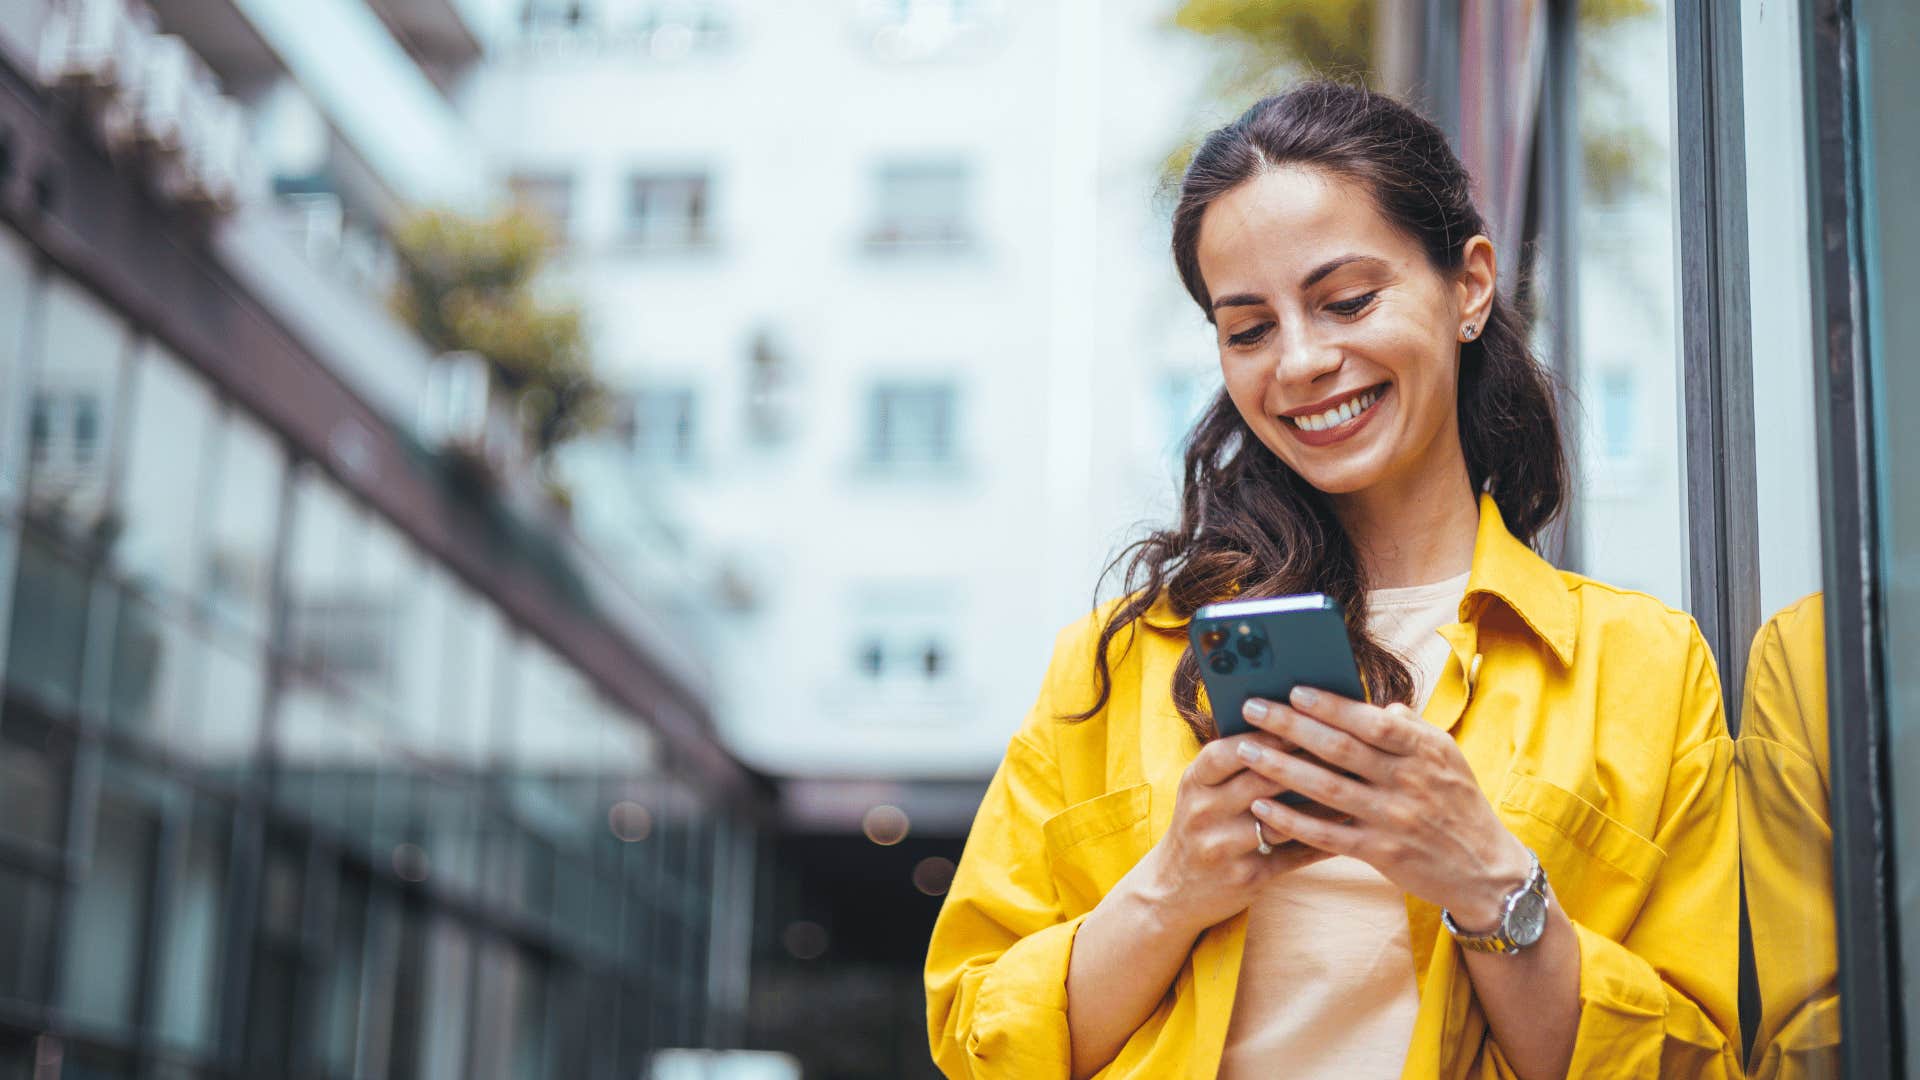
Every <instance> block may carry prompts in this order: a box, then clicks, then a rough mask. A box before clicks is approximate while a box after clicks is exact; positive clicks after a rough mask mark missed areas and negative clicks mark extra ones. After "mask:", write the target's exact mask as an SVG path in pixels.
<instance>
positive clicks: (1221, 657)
mask: <svg viewBox="0 0 1920 1080" xmlns="http://www.w3.org/2000/svg"><path fill="white" fill-rule="evenodd" d="M1207 666H1208V667H1210V668H1212V669H1213V673H1214V674H1215V675H1231V674H1233V669H1234V668H1236V667H1239V666H1240V661H1239V660H1237V659H1235V658H1234V655H1233V654H1232V653H1230V652H1226V651H1224V650H1223V651H1221V652H1217V653H1214V654H1213V655H1212V656H1210V657H1208V658H1207Z"/></svg>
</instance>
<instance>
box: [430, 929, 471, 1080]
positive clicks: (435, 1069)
mask: <svg viewBox="0 0 1920 1080" xmlns="http://www.w3.org/2000/svg"><path fill="white" fill-rule="evenodd" d="M429 952H430V957H429V960H428V964H429V970H428V973H427V992H426V1000H427V1001H429V1002H431V1003H432V1008H430V1009H428V1010H427V1019H426V1024H427V1031H426V1035H425V1037H424V1038H423V1040H422V1041H421V1045H420V1076H421V1077H422V1078H423V1080H460V1078H462V1077H464V1076H466V1075H467V1068H466V1043H467V1010H468V1006H469V1003H470V1002H471V1001H472V1000H473V997H472V995H473V992H474V991H473V942H472V939H471V938H470V937H469V936H468V934H467V931H466V930H465V928H463V927H462V926H460V925H459V924H458V923H456V922H454V921H453V920H452V919H448V918H441V919H437V920H435V921H434V924H433V932H432V935H431V943H430V945H429Z"/></svg>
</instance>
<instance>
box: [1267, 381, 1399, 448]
mask: <svg viewBox="0 0 1920 1080" xmlns="http://www.w3.org/2000/svg"><path fill="white" fill-rule="evenodd" d="M1391 389H1392V387H1391V386H1390V385H1388V384H1382V385H1380V386H1377V387H1374V388H1373V389H1371V390H1367V391H1364V392H1363V393H1361V394H1360V395H1358V399H1359V400H1364V399H1365V398H1366V397H1367V396H1368V395H1372V398H1373V400H1372V401H1370V402H1368V403H1367V406H1366V407H1365V408H1363V409H1361V410H1360V411H1359V412H1358V413H1356V414H1354V415H1353V416H1352V417H1350V418H1349V419H1346V420H1342V421H1340V422H1338V423H1336V424H1334V425H1333V426H1332V427H1328V428H1322V429H1321V430H1319V431H1308V430H1307V429H1306V428H1304V427H1301V426H1300V423H1299V421H1298V420H1295V419H1294V418H1292V417H1285V416H1283V417H1281V418H1280V423H1281V426H1282V427H1285V428H1286V429H1287V430H1288V431H1289V432H1291V433H1292V435H1293V437H1294V438H1296V439H1299V440H1300V441H1301V442H1303V443H1305V444H1307V445H1308V446H1332V445H1333V444H1334V443H1337V442H1345V441H1346V440H1348V439H1351V438H1353V436H1354V435H1355V434H1357V433H1358V432H1359V431H1360V429H1361V428H1364V427H1366V426H1367V424H1368V423H1369V422H1371V421H1372V420H1373V417H1374V414H1376V413H1378V412H1379V411H1380V403H1381V402H1383V401H1385V400H1386V399H1387V394H1388V393H1389V391H1390V390H1391Z"/></svg>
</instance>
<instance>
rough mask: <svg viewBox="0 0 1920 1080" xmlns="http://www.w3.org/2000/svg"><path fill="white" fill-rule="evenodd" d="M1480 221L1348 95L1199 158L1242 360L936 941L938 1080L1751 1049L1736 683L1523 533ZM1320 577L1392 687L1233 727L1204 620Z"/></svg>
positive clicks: (1706, 1064)
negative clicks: (1217, 692) (1743, 985)
mask: <svg viewBox="0 0 1920 1080" xmlns="http://www.w3.org/2000/svg"><path fill="white" fill-rule="evenodd" d="M1485 232H1486V229H1485V225H1484V223H1483V222H1482V220H1481V218H1480V215H1479V214H1478V213H1477V212H1476V211H1475V210H1474V208H1473V206H1472V203H1471V201H1470V199H1469V195H1468V177H1467V175H1466V173H1465V171H1464V170H1463V169H1462V168H1461V166H1460V164H1459V162H1458V161H1457V160H1456V159H1455V157H1454V156H1453V154H1452V152H1451V151H1450V149H1449V148H1448V147H1447V145H1446V142H1445V139H1444V138H1443V136H1442V135H1441V134H1440V133H1439V131H1438V130H1437V129H1436V128H1435V127H1434V126H1433V125H1432V124H1430V123H1428V122H1426V121H1425V120H1424V119H1422V118H1420V117H1418V116H1417V115H1415V114H1414V113H1413V112H1411V111H1410V110H1408V109H1407V108H1405V107H1403V106H1401V105H1399V104H1398V103H1396V102H1394V101H1392V100H1390V99H1388V98H1385V97H1382V96H1379V95H1375V94H1372V93H1369V92H1367V91H1365V90H1362V89H1357V88H1351V87H1344V86H1337V85H1331V84H1323V83H1316V84H1311V85H1307V86H1304V87H1301V88H1299V89H1296V90H1293V91H1291V92H1289V93H1286V94H1283V95H1280V96H1278V97H1274V98H1269V99H1267V100H1265V101H1262V102H1260V103H1259V104H1257V105H1255V106H1254V107H1253V108H1252V109H1250V110H1248V112H1247V113H1246V114H1245V115H1244V116H1242V117H1241V118H1240V119H1239V120H1237V121H1236V122H1234V123H1233V124H1230V125H1228V126H1227V127H1225V128H1222V129H1221V130H1219V131H1216V132H1214V133H1213V134H1212V135H1211V136H1210V137H1209V138H1208V139H1207V140H1206V142H1205V143H1204V144H1203V145H1202V147H1201V148H1200V150H1199V152H1198V154H1197V155H1196V156H1195V158H1194V161H1193V164H1192V165H1191V166H1190V167H1189V169H1188V170H1187V174H1186V178H1185V181H1184V184H1183V186H1182V190H1181V198H1180V202H1179V205H1178V208H1177V209H1176V211H1175V214H1174V224H1173V249H1174V257H1175V262H1176V263H1177V265H1178V267H1179V270H1180V274H1181V276H1182V278H1183V279H1184V281H1185V283H1186V286H1187V290H1188V291H1189V292H1190V293H1191V294H1192V295H1193V298H1194V300H1195V301H1196V302H1197V303H1198V304H1199V305H1200V308H1201V310H1202V311H1203V312H1205V313H1206V314H1207V317H1208V319H1209V321H1210V322H1211V323H1212V324H1213V325H1214V327H1215V330H1216V336H1217V344H1218V347H1219V351H1220V366H1221V371H1222V374H1223V375H1224V377H1225V387H1224V389H1223V392H1222V393H1221V394H1220V396H1219V397H1218V398H1217V399H1216V400H1215V401H1214V403H1213V405H1212V407H1211V408H1210V409H1209V410H1208V412H1207V414H1206V415H1205V416H1204V417H1203V418H1202V419H1201V421H1200V423H1199V426H1198V427H1197V429H1196V430H1195V431H1194V433H1193V435H1192V437H1191V440H1190V442H1189V447H1188V451H1187V455H1186V468H1185V480H1184V490H1183V492H1182V511H1181V517H1180V521H1179V523H1178V524H1177V525H1176V526H1175V527H1174V528H1172V529H1169V530H1166V531H1163V532H1158V533H1155V534H1154V535H1152V536H1150V537H1149V538H1147V539H1146V540H1144V541H1142V542H1141V543H1140V544H1138V545H1136V547H1135V548H1134V549H1133V554H1132V558H1131V561H1130V563H1129V566H1128V571H1127V577H1128V585H1129V591H1128V594H1127V595H1126V596H1125V597H1123V598H1122V599H1121V600H1119V601H1117V602H1113V603H1109V604H1107V605H1104V606H1103V607H1101V608H1100V609H1099V610H1097V611H1096V612H1095V613H1094V614H1093V616H1092V617H1091V618H1090V619H1089V620H1087V621H1086V622H1084V623H1082V624H1080V625H1077V626H1074V627H1070V628H1069V629H1068V630H1066V631H1065V632H1063V633H1062V634H1061V635H1060V638H1059V641H1058V644H1057V647H1056V651H1055V654H1054V658H1053V663H1052V667H1051V668H1050V670H1049V671H1048V674H1047V678H1046V682H1045V686H1044V688H1043V689H1042V692H1041V694H1040V699H1039V701H1038V703H1037V704H1036V705H1035V706H1034V709H1033V712H1032V714H1031V715H1030V716H1029V717H1028V719H1027V721H1026V723H1025V724H1024V725H1023V726H1022V727H1021V729H1020V730H1019V732H1018V733H1017V734H1016V735H1015V736H1014V738H1013V740H1012V742H1011V743H1010V744H1009V746H1008V749H1007V756H1006V759H1005V761H1004V762H1003V763H1002V764H1001V767H1000V769H999V771H998V772H997V774H996V775H995V777H994V780H993V783H992V784H991V786H990V787H989V788H988V791H987V794H986V797H985V800H984V801H983V803H982V805H981V807H980V811H979V814H978V816H977V817H976V819H975V822H974V826H973V831H972V834H971V835H970V837H969V838H968V841H967V847H966V852H965V855H964V857H963V858H962V860H961V863H960V867H959V870H958V872H957V873H956V875H955V878H954V882H953V886H952V888H951V890H950V891H949V893H948V895H947V898H946V902H945V904H944V906H943V908H942V910H941V913H940V918H939V921H938V923H937V925H936V926H935V928H934V932H933V938H932V942H931V944H930V948H929V953H928V957H927V997H928V1023H929V1028H930V1035H931V1041H932V1048H933V1055H934V1058H935V1060H936V1061H937V1062H938V1063H939V1065H940V1067H941V1068H942V1069H943V1070H944V1071H945V1072H946V1074H947V1075H949V1076H956V1077H958V1076H974V1077H989V1076H991V1077H1021V1078H1036V1080H1038V1078H1046V1077H1065V1076H1073V1077H1085V1076H1091V1075H1093V1074H1095V1073H1099V1074H1100V1075H1102V1076H1116V1077H1119V1076H1124V1077H1188V1076H1191V1077H1210V1076H1214V1075H1220V1076H1226V1077H1250V1076H1260V1077H1275V1076H1280V1077H1369V1076H1391V1075H1395V1074H1398V1075H1402V1076H1406V1077H1434V1076H1446V1077H1458V1076H1467V1075H1477V1076H1486V1077H1496V1076H1497V1077H1511V1076H1518V1077H1525V1078H1530V1080H1531V1078H1540V1077H1559V1076H1567V1075H1573V1076H1606V1077H1623V1076H1656V1075H1658V1076H1733V1075H1737V1074H1738V1069H1739V1066H1738V1060H1737V1051H1736V1050H1735V1049H1734V1047H1735V1045H1736V1043H1735V1041H1734V1040H1735V1037H1736V1033H1737V1032H1738V1030H1739V1029H1738V1024H1737V1020H1736V1017H1735V1010H1734V999H1735V970H1736V954H1737V946H1736V926H1737V923H1736V898H1737V885H1736V880H1737V879H1736V874H1737V866H1736V859H1737V839H1736V835H1735V814H1734V807H1733V803H1732V800H1731V798H1730V797H1729V784H1730V781H1729V776H1730V767H1729V763H1730V759H1731V745H1732V744H1731V742H1730V741H1729V739H1728V737H1727V733H1726V729H1725V725H1724V722H1723V718H1722V715H1721V708H1720V689H1719V684H1718V678H1717V675H1716V673H1715V670H1714V666H1713V662H1712V659H1711V657H1710V656H1709V655H1708V652H1707V649H1706V647H1705V645H1704V643H1703V642H1702V640H1701V638H1700V635H1699V632H1698V630H1697V629H1696V628H1695V626H1694V624H1693V622H1692V620H1691V619H1689V618H1688V617H1687V616H1686V615H1685V614H1683V613H1680V612H1677V611H1673V610H1671V609H1669V608H1667V607H1665V606H1663V605H1662V604H1660V603H1659V602H1657V601H1655V600H1653V599H1651V598H1649V597H1646V596H1643V595H1639V594H1636V593H1630V592H1625V591H1622V590H1618V589H1613V588H1610V587H1608V586H1605V585H1601V584H1599V583H1597V582H1593V581H1590V580H1587V579H1585V578H1582V577H1579V576H1578V575H1575V574H1571V573H1566V572H1563V571H1559V570H1556V569H1554V568H1553V567H1552V566H1550V565H1548V564H1547V563H1546V562H1545V561H1544V560H1543V559H1541V558H1540V557H1539V556H1538V555H1536V554H1535V553H1534V552H1533V551H1532V550H1531V548H1530V547H1529V544H1530V542H1532V541H1533V540H1534V539H1535V538H1536V537H1537V536H1538V535H1539V534H1540V532H1541V530H1542V529H1543V528H1544V527H1545V526H1546V525H1547V523H1548V522H1549V521H1550V520H1551V519H1552V518H1553V516H1554V515H1555V514H1556V513H1557V512H1558V510H1559V508H1560V505H1561V502H1562V498H1563V495H1564V492H1563V487H1564V479H1563V477H1564V466H1563V462H1562V457H1561V452H1560V433H1559V431H1558V427H1557V420H1556V417H1555V410H1554V406H1553V398H1552V393H1551V389H1550V386H1549V383H1548V381H1547V379H1546V377H1545V376H1544V374H1543V372H1542V370H1541V368H1540V366H1539V365H1538V363H1537V362H1536V361H1535V360H1534V359H1533V357H1532V356H1531V355H1530V354H1529V352H1528V349H1527V345H1526V327H1525V325H1524V323H1523V322H1522V321H1521V320H1520V318H1519V317H1518V316H1517V315H1516V314H1515V313H1514V311H1513V309H1512V308H1511V307H1510V306H1509V305H1508V304H1507V302H1506V301H1505V300H1504V299H1503V298H1501V297H1500V296H1499V295H1498V294H1497V289H1496V284H1495V282H1496V268H1495V267H1496V264H1495V255H1494V249H1493V245H1492V244H1491V243H1490V242H1489V241H1488V239H1487V237H1486V236H1485V235H1484V234H1485ZM1308 591H1318V592H1324V593H1327V594H1329V595H1331V596H1333V597H1334V598H1336V599H1338V600H1339V601H1340V602H1341V604H1342V605H1343V607H1344V608H1345V611H1346V615H1347V619H1348V632H1349V637H1350V638H1351V640H1352V643H1353V646H1354V651H1355V654H1356V657H1357V658H1358V660H1359V662H1360V665H1361V670H1362V673H1363V675H1364V676H1365V680H1366V684H1367V685H1368V686H1369V687H1372V688H1373V693H1372V697H1373V699H1374V703H1373V704H1367V703H1362V702H1354V701H1348V700H1345V699H1340V698H1336V697H1334V696H1332V695H1329V694H1326V693H1319V694H1314V693H1311V692H1309V693H1301V694H1297V695H1296V696H1295V697H1294V698H1293V700H1291V701H1288V702H1255V703H1252V704H1250V705H1249V707H1248V710H1247V719H1248V720H1249V722H1250V723H1251V724H1252V725H1254V727H1255V728H1256V729H1257V730H1255V731H1253V732H1251V733H1248V734H1243V735H1236V736H1231V737H1227V738H1217V737H1215V728H1214V725H1213V720H1212V717H1211V716H1210V714H1209V713H1208V710H1207V707H1206V704H1205V701H1204V698H1203V696H1202V694H1201V688H1200V685H1199V668H1198V664H1197V662H1196V660H1195V658H1194V656H1193V655H1192V653H1191V651H1190V650H1188V649H1187V647H1186V644H1185V636H1184V629H1185V626H1186V624H1187V621H1188V620H1189V619H1190V617H1191V616H1192V614H1193V612H1194V610H1195V609H1196V608H1197V607H1199V606H1200V605H1202V604H1205V603H1209V602H1213V601H1217V600H1221V599H1224V598H1226V597H1229V596H1233V595H1242V596H1249V597H1251V596H1264V595H1278V594H1286V593H1297V592H1308ZM1416 707H1418V710H1417V711H1416ZM1293 750H1304V751H1308V752H1310V754H1311V755H1312V756H1305V755H1300V754H1294V753H1289V752H1288V751H1293ZM1316 758H1317V759H1318V760H1315V759H1316ZM1288 790H1292V791H1296V792H1299V793H1302V794H1304V795H1306V796H1308V797H1310V798H1311V799H1312V800H1313V801H1314V802H1315V803H1317V804H1319V806H1320V807H1322V808H1323V809H1322V810H1321V811H1319V812H1318V813H1315V814H1309V813H1305V812H1303V810H1301V809H1295V808H1293V807H1289V806H1285V805H1282V804H1280V803H1279V802H1277V801H1276V800H1275V798H1274V797H1275V796H1276V795H1278V794H1279V793H1281V792H1283V791H1288ZM1536 857H1537V867H1538V870H1537V871H1536V862H1535V859H1536ZM1541 897H1544V899H1545V908H1546V914H1545V919H1544V921H1543V922H1541V921H1537V920H1536V921H1535V922H1533V923H1532V924H1531V925H1527V924H1526V922H1525V920H1523V919H1519V918H1518V917H1517V915H1516V914H1515V913H1517V912H1521V911H1531V912H1533V913H1534V914H1535V915H1536V916H1537V915H1538V912H1539V904H1538V900H1539V898H1541ZM1530 898H1531V899H1530ZM1443 913H1444V914H1443Z"/></svg>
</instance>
